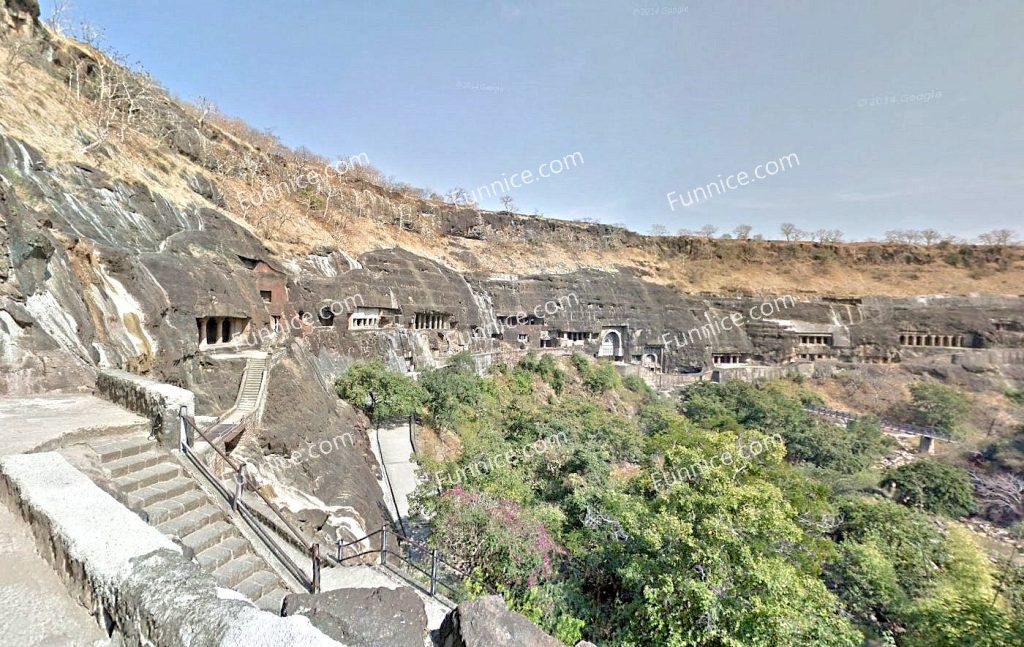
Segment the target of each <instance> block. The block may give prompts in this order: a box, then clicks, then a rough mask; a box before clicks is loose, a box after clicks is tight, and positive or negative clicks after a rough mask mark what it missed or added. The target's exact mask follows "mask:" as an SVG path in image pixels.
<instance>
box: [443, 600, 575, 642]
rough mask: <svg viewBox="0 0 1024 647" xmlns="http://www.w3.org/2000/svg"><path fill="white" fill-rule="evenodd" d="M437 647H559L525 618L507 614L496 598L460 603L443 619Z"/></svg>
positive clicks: (501, 603)
mask: <svg viewBox="0 0 1024 647" xmlns="http://www.w3.org/2000/svg"><path fill="white" fill-rule="evenodd" d="M437 644H438V645H439V646H440V647H493V646H494V645H503V646H505V647H562V643H561V642H560V641H558V640H555V639H554V638H552V637H551V636H549V635H547V634H546V633H544V632H543V631H541V630H540V628H539V627H537V625H535V624H533V623H532V622H530V621H529V620H527V619H526V618H525V617H524V616H522V615H520V614H518V613H516V612H514V611H509V610H508V609H507V608H506V607H505V601H504V600H502V599H501V597H499V596H497V595H492V596H489V597H484V598H479V599H477V600H473V601H472V602H463V603H462V604H460V605H459V606H458V607H456V608H455V610H453V611H452V612H451V613H449V614H448V616H447V617H446V618H445V619H444V622H443V623H442V624H441V629H440V630H439V632H438V639H437Z"/></svg>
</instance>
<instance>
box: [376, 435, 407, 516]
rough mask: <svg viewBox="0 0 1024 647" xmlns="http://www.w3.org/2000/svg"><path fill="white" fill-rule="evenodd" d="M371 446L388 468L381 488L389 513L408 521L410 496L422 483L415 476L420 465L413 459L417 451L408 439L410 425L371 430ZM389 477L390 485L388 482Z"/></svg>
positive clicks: (378, 458) (381, 462)
mask: <svg viewBox="0 0 1024 647" xmlns="http://www.w3.org/2000/svg"><path fill="white" fill-rule="evenodd" d="M378 439H379V448H378ZM370 444H371V446H372V447H373V453H374V455H376V457H377V460H378V461H379V462H380V464H381V465H383V466H384V467H385V468H386V469H385V470H384V472H385V475H384V479H383V480H382V481H381V489H382V490H383V491H384V500H385V502H387V505H388V510H390V511H391V514H392V515H393V516H394V517H395V518H396V519H408V518H409V495H410V494H412V493H413V491H414V490H415V489H416V485H417V484H418V483H419V479H418V477H417V476H416V470H417V468H418V467H419V466H418V465H416V463H415V461H414V460H413V454H414V452H413V446H412V439H411V438H410V437H409V425H408V424H407V423H404V422H403V423H402V424H400V425H395V426H393V427H381V428H380V430H379V431H374V430H372V429H371V430H370ZM389 478H390V483H389V481H388V480H387V479H389ZM389 485H390V487H389ZM392 491H394V499H392V497H391V492H392ZM396 501H397V505H396Z"/></svg>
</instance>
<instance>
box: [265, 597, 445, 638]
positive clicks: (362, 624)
mask: <svg viewBox="0 0 1024 647" xmlns="http://www.w3.org/2000/svg"><path fill="white" fill-rule="evenodd" d="M284 615H285V616H295V615H300V616H305V617H307V618H309V621H310V622H311V623H313V626H314V627H316V628H317V629H319V630H320V631H322V632H323V633H325V634H326V635H328V636H330V637H331V638H333V639H335V640H337V641H338V642H340V643H342V644H344V645H348V646H349V647H422V646H423V643H424V640H425V639H426V627H427V614H426V612H425V611H424V610H423V601H422V600H420V598H419V596H418V595H416V593H415V592H414V591H413V590H412V589H410V588H407V587H403V588H398V589H386V588H376V589H340V590H336V591H328V592H326V593H317V594H314V595H309V594H292V595H289V596H288V597H287V598H285V601H284Z"/></svg>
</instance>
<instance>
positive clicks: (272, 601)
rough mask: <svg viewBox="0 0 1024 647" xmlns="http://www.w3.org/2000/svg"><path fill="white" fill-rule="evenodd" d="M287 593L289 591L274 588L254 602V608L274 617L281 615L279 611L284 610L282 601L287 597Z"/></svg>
mask: <svg viewBox="0 0 1024 647" xmlns="http://www.w3.org/2000/svg"><path fill="white" fill-rule="evenodd" d="M289 593H291V591H288V590H286V589H283V588H280V587H278V588H275V589H274V590H272V591H271V592H270V593H266V594H264V596H263V597H262V598H260V599H259V600H255V602H256V606H257V607H259V608H261V609H263V610H264V611H269V612H271V613H273V614H275V615H281V611H283V610H284V599H285V598H286V597H288V594H289Z"/></svg>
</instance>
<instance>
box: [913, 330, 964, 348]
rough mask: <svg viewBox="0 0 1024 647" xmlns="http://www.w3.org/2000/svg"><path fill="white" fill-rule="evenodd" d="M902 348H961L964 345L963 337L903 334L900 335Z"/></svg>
mask: <svg viewBox="0 0 1024 647" xmlns="http://www.w3.org/2000/svg"><path fill="white" fill-rule="evenodd" d="M900 345H901V346H933V347H938V348H961V347H963V345H964V336H963V335H923V334H916V333H903V334H901V335H900Z"/></svg>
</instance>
